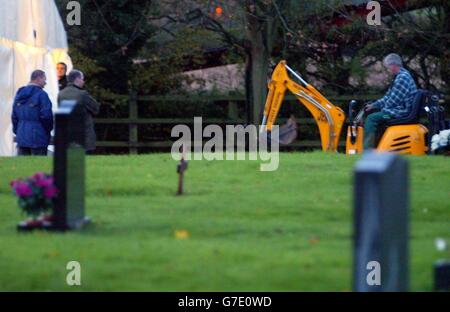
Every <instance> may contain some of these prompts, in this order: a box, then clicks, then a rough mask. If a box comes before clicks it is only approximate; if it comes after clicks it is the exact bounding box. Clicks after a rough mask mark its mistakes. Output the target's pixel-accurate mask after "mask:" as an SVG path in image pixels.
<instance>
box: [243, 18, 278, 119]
mask: <svg viewBox="0 0 450 312" xmlns="http://www.w3.org/2000/svg"><path fill="white" fill-rule="evenodd" d="M246 18H247V38H248V40H249V41H250V47H249V49H248V51H249V55H248V57H247V69H246V74H250V77H247V83H246V87H247V90H246V92H247V98H248V99H249V100H250V105H249V107H250V110H251V112H250V114H249V117H250V123H253V124H255V125H259V124H260V123H261V120H262V115H263V110H264V105H265V101H266V95H267V74H268V71H269V60H270V56H271V53H272V46H273V43H272V41H273V37H274V29H275V27H274V23H275V19H274V18H273V17H272V16H270V12H265V16H264V18H259V17H258V16H256V14H255V12H254V11H253V12H252V11H251V9H249V11H248V12H247V16H246Z"/></svg>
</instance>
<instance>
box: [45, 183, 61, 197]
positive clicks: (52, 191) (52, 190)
mask: <svg viewBox="0 0 450 312" xmlns="http://www.w3.org/2000/svg"><path fill="white" fill-rule="evenodd" d="M57 194H58V189H57V188H56V187H54V186H52V185H50V186H48V187H46V188H45V190H44V196H45V198H47V199H51V198H54V197H56V195H57Z"/></svg>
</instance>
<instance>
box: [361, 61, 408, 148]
mask: <svg viewBox="0 0 450 312" xmlns="http://www.w3.org/2000/svg"><path fill="white" fill-rule="evenodd" d="M383 65H384V66H385V67H386V68H387V70H388V71H389V72H390V73H391V74H393V75H394V80H393V82H392V84H391V86H390V88H389V90H388V91H387V93H386V95H385V96H383V97H382V98H381V99H379V100H377V101H375V102H373V103H370V104H368V105H366V107H365V112H366V114H369V115H368V117H367V119H366V121H365V123H364V149H365V150H367V149H370V148H374V147H375V137H376V132H377V129H379V127H380V126H382V125H383V124H385V123H386V122H387V121H389V120H391V119H394V118H401V117H405V116H407V115H408V114H409V113H410V112H411V109H412V106H413V101H414V95H415V94H416V91H417V87H416V83H415V82H414V79H413V78H412V76H411V74H410V73H409V71H407V70H406V69H405V68H403V62H402V58H401V57H400V56H399V55H398V54H395V53H391V54H389V55H387V56H386V57H385V58H384V60H383Z"/></svg>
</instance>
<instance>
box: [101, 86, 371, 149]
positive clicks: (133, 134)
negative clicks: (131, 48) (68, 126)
mask: <svg viewBox="0 0 450 312" xmlns="http://www.w3.org/2000/svg"><path fill="white" fill-rule="evenodd" d="M120 97H121V98H122V100H124V99H127V102H128V104H129V105H128V111H129V113H128V118H96V119H95V123H96V124H98V125H100V124H107V125H126V126H128V129H129V135H128V140H127V141H124V140H121V141H98V142H97V146H98V147H103V148H117V147H120V148H128V150H129V153H130V154H137V153H138V149H139V148H159V149H161V148H164V149H165V148H167V149H169V148H170V147H171V146H172V144H173V142H172V141H170V140H166V141H139V133H138V126H139V125H177V124H186V125H192V124H193V123H194V118H140V117H139V115H138V102H139V103H142V102H153V103H159V104H160V103H164V102H184V103H188V102H191V103H198V102H202V101H203V102H205V101H208V102H226V103H227V117H226V118H208V117H204V118H203V120H202V122H203V124H219V125H236V124H249V120H248V118H242V117H241V118H239V116H238V111H239V105H245V103H246V99H245V96H244V95H230V96H208V97H205V96H203V97H202V96H191V97H185V96H136V95H133V94H132V95H130V96H120ZM379 97H380V96H379V95H373V96H366V97H362V96H351V95H348V96H339V97H330V98H329V100H330V102H331V103H334V104H336V105H339V106H344V107H347V105H346V103H348V102H350V101H351V100H353V99H354V100H362V101H367V100H373V99H377V98H379ZM111 99H113V97H111ZM114 99H117V96H115V97H114ZM285 101H286V102H288V101H296V98H295V97H294V96H292V95H287V96H286V97H285ZM346 113H347V112H346ZM285 120H286V118H279V119H278V120H277V123H279V124H282V123H284V122H285ZM297 123H298V124H299V125H311V127H314V125H315V121H314V119H313V118H312V117H311V118H297ZM343 131H345V129H343ZM317 132H318V130H317ZM344 144H345V142H341V144H340V146H343V145H344ZM289 146H290V147H292V148H297V149H302V148H320V146H321V143H320V141H319V140H313V141H311V140H309V141H308V140H306V141H305V140H302V141H296V142H293V143H292V144H290V145H289Z"/></svg>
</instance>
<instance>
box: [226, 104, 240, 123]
mask: <svg viewBox="0 0 450 312" xmlns="http://www.w3.org/2000/svg"><path fill="white" fill-rule="evenodd" d="M228 118H229V119H230V120H236V119H238V118H239V110H238V104H237V102H235V101H229V102H228Z"/></svg>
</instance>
